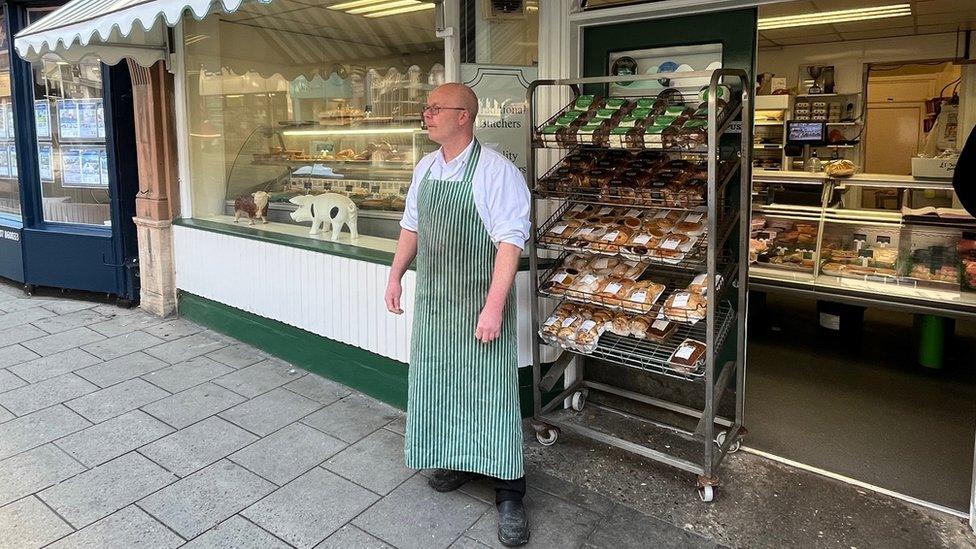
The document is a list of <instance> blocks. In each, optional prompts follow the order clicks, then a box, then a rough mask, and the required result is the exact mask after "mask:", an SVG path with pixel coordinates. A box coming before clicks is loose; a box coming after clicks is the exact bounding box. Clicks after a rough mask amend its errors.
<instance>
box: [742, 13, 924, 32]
mask: <svg viewBox="0 0 976 549" xmlns="http://www.w3.org/2000/svg"><path fill="white" fill-rule="evenodd" d="M911 14H912V12H911V10H909V11H898V12H890V13H877V14H872V15H848V16H843V17H832V18H829V19H810V20H806V21H786V22H782V23H766V24H762V23H760V24H759V25H758V29H759V30H761V31H762V30H773V29H786V28H792V27H806V26H810V25H829V24H833V23H854V22H858V21H869V20H872V19H890V18H893V17H907V16H909V15H911Z"/></svg>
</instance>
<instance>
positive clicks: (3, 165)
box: [0, 151, 10, 177]
mask: <svg viewBox="0 0 976 549" xmlns="http://www.w3.org/2000/svg"><path fill="white" fill-rule="evenodd" d="M0 177H10V159H9V158H8V157H7V151H3V154H0Z"/></svg>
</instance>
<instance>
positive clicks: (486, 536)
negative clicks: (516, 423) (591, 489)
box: [464, 489, 657, 547]
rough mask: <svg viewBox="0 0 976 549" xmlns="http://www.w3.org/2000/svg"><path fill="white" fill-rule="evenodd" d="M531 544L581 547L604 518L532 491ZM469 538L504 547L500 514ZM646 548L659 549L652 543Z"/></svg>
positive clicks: (528, 502)
mask: <svg viewBox="0 0 976 549" xmlns="http://www.w3.org/2000/svg"><path fill="white" fill-rule="evenodd" d="M525 510H526V513H528V517H529V527H530V528H531V532H532V533H531V540H532V541H533V542H534V543H533V545H535V546H537V547H579V546H580V545H582V544H583V542H584V541H586V539H587V536H589V534H590V532H592V531H593V530H594V529H596V527H597V526H598V525H599V524H600V522H601V520H602V518H603V517H601V516H600V515H598V514H596V513H594V512H592V511H587V510H586V509H583V508H582V507H578V506H576V505H573V504H571V503H569V502H567V501H564V500H562V499H559V498H557V497H555V496H552V495H549V494H545V493H543V492H538V491H535V490H531V489H530V490H529V491H528V492H527V493H526V496H525ZM464 535H465V536H467V537H469V538H472V539H474V540H477V541H479V542H480V543H483V544H485V545H487V546H489V547H504V546H503V545H502V544H501V543H500V542H499V541H498V513H497V512H496V511H495V510H494V509H492V510H490V511H489V512H487V513H485V514H484V516H482V517H481V518H480V519H478V522H476V523H475V525H474V526H472V527H471V528H470V529H469V530H468V531H467V532H465V533H464ZM644 547H657V545H655V544H653V543H651V544H650V545H644Z"/></svg>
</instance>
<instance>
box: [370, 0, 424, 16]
mask: <svg viewBox="0 0 976 549" xmlns="http://www.w3.org/2000/svg"><path fill="white" fill-rule="evenodd" d="M435 7H437V6H436V5H434V4H432V3H430V2H425V3H423V4H417V5H416V6H407V7H405V8H395V9H392V10H386V11H376V12H373V13H367V14H366V17H386V16H387V15H397V14H399V13H410V12H412V11H421V10H432V9H434V8H435Z"/></svg>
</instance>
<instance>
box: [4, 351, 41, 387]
mask: <svg viewBox="0 0 976 549" xmlns="http://www.w3.org/2000/svg"><path fill="white" fill-rule="evenodd" d="M39 356H41V355H39V354H37V353H35V352H34V351H31V350H30V349H28V348H27V347H24V346H23V345H8V346H6V347H4V348H2V349H0V368H6V367H7V366H12V365H14V364H20V363H21V362H27V361H28V360H34V359H35V358H37V357H39ZM0 392H2V391H0Z"/></svg>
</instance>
